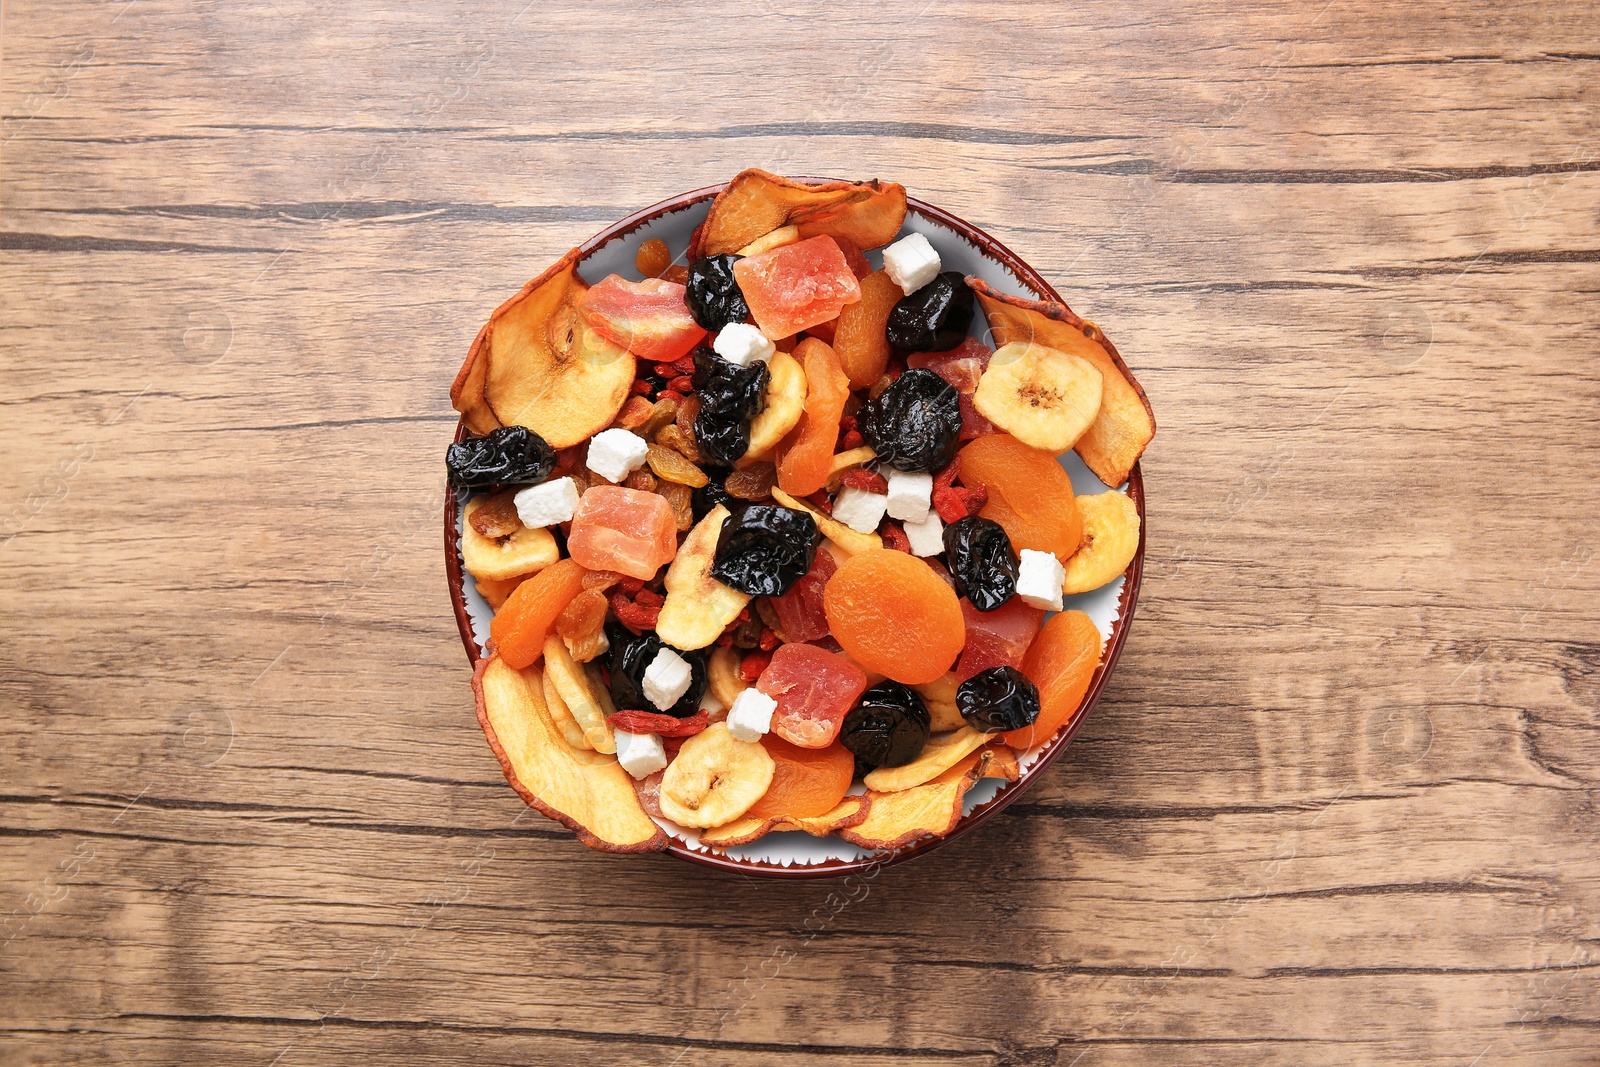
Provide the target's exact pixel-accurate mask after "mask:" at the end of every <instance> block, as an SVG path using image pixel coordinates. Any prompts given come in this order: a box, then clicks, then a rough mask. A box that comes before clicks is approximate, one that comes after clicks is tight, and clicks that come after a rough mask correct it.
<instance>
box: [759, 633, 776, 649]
mask: <svg viewBox="0 0 1600 1067" xmlns="http://www.w3.org/2000/svg"><path fill="white" fill-rule="evenodd" d="M778 644H779V642H778V635H777V634H776V633H774V632H773V631H771V630H762V631H761V643H760V646H759V647H760V649H761V651H763V652H771V651H772V650H773V649H775V648H777V647H778Z"/></svg>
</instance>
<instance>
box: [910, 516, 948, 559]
mask: <svg viewBox="0 0 1600 1067" xmlns="http://www.w3.org/2000/svg"><path fill="white" fill-rule="evenodd" d="M905 531H906V540H908V541H910V542H911V554H912V555H913V556H937V555H938V554H939V553H941V552H943V551H944V521H943V520H942V519H940V518H939V513H938V512H937V511H932V510H930V511H929V512H928V517H927V518H925V519H923V520H922V521H921V522H908V523H906V524H905Z"/></svg>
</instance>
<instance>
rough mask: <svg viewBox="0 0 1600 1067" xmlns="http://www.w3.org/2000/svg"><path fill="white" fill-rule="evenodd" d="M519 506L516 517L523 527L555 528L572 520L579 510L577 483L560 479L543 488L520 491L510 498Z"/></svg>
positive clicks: (529, 488)
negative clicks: (573, 514)
mask: <svg viewBox="0 0 1600 1067" xmlns="http://www.w3.org/2000/svg"><path fill="white" fill-rule="evenodd" d="M511 502H512V503H513V504H515V505H516V506H517V518H519V519H521V520H522V525H524V526H526V527H528V528H530V529H534V530H537V529H538V528H539V527H541V526H554V525H556V524H557V523H561V522H566V521H568V520H569V519H571V518H572V513H573V512H574V511H576V510H578V483H577V482H575V481H573V480H572V479H571V478H557V479H555V480H554V481H549V482H545V483H543V484H542V485H530V486H528V488H526V489H518V490H517V495H516V496H514V497H512V498H511Z"/></svg>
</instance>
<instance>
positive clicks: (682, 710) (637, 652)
mask: <svg viewBox="0 0 1600 1067" xmlns="http://www.w3.org/2000/svg"><path fill="white" fill-rule="evenodd" d="M606 637H607V638H608V639H609V640H610V642H611V652H610V656H609V659H608V660H607V663H608V665H609V667H610V670H611V702H612V703H613V704H615V705H616V706H617V710H618V711H661V710H662V709H660V708H658V707H656V706H655V705H654V704H652V703H650V699H649V698H648V697H646V696H645V695H644V672H645V671H647V670H649V669H650V662H651V660H653V659H655V658H656V653H657V652H660V651H661V649H662V648H663V647H665V646H664V645H663V644H662V642H661V638H659V637H657V636H656V635H655V632H654V631H653V630H646V631H645V632H644V633H642V634H637V635H636V634H634V633H633V632H632V631H631V630H629V629H628V628H627V627H625V626H623V625H622V624H621V623H620V622H618V621H617V620H616V619H607V620H606ZM673 651H674V652H677V653H678V655H680V656H682V657H683V658H684V659H686V660H688V661H689V689H688V691H687V692H685V693H684V694H683V696H681V697H679V698H678V702H677V703H676V704H674V705H672V707H670V708H667V709H666V711H665V712H663V714H666V715H675V716H677V717H678V718H680V719H686V718H688V717H689V716H690V715H693V714H694V713H695V712H697V711H699V710H700V698H701V697H703V696H705V695H706V684H707V676H706V655H705V653H704V652H683V651H681V650H679V649H673Z"/></svg>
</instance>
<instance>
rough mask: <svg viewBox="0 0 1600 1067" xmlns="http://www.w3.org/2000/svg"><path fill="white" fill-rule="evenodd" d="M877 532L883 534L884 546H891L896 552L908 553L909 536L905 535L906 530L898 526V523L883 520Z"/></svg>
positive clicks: (909, 549) (909, 550) (909, 546)
mask: <svg viewBox="0 0 1600 1067" xmlns="http://www.w3.org/2000/svg"><path fill="white" fill-rule="evenodd" d="M878 532H879V533H880V534H882V535H883V547H884V548H892V549H894V550H895V551H896V552H905V553H907V554H910V552H911V538H909V537H907V536H906V532H905V531H904V530H902V529H901V528H900V524H899V523H897V522H885V523H884V524H883V525H882V526H880V527H879V528H878Z"/></svg>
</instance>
